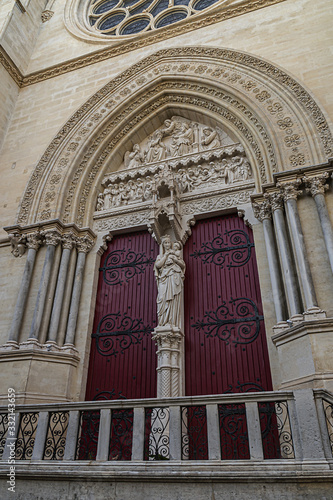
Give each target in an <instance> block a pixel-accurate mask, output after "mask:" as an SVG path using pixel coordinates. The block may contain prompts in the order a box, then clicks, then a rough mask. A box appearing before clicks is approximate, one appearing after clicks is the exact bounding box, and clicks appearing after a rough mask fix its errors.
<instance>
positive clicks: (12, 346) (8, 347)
mask: <svg viewBox="0 0 333 500" xmlns="http://www.w3.org/2000/svg"><path fill="white" fill-rule="evenodd" d="M19 348H20V345H19V343H18V342H16V340H8V342H6V343H5V344H3V345H2V346H0V351H16V350H17V349H19Z"/></svg>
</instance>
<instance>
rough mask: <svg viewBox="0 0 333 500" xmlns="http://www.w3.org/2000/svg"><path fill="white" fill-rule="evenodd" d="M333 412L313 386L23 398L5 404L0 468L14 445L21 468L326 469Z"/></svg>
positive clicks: (329, 399)
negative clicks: (40, 400) (64, 399)
mask: <svg viewBox="0 0 333 500" xmlns="http://www.w3.org/2000/svg"><path fill="white" fill-rule="evenodd" d="M332 412H333V396H332V394H330V393H328V392H326V391H322V390H314V391H313V390H311V389H302V390H297V391H294V392H292V391H277V392H261V393H259V392H258V393H246V394H226V395H216V396H196V397H182V398H164V399H141V400H117V401H91V402H80V403H62V404H59V403H58V404H38V405H20V406H17V407H16V408H15V412H14V413H9V414H8V409H7V408H4V407H3V408H0V453H1V460H0V471H1V470H2V469H3V470H5V469H6V467H8V465H7V463H8V459H9V457H10V456H13V450H14V447H15V460H16V463H17V464H18V465H19V464H20V466H22V467H23V470H25V469H24V467H28V468H29V467H31V466H33V465H35V466H36V465H38V464H39V466H41V465H42V464H45V466H46V465H47V464H49V465H48V467H50V466H51V465H52V464H53V465H54V466H57V467H59V466H61V467H70V464H71V463H72V465H74V463H75V466H76V467H77V466H78V465H80V464H81V465H82V466H84V465H87V463H89V464H95V465H98V464H101V463H103V466H105V465H108V464H109V465H110V466H111V465H112V466H115V465H116V464H117V463H119V462H120V463H122V464H123V467H127V468H128V467H131V463H133V464H134V462H135V464H136V465H138V464H139V463H140V462H142V463H148V462H150V463H153V462H154V463H156V462H158V463H159V464H160V465H162V464H165V463H169V464H170V463H174V464H175V466H178V465H179V466H186V464H187V465H190V462H191V464H192V465H193V466H195V464H197V465H198V464H199V462H200V467H204V466H205V464H206V465H208V464H211V463H212V461H213V462H214V463H215V465H216V464H220V466H221V467H222V469H221V471H222V470H223V467H224V466H225V467H229V466H232V465H235V466H237V467H239V464H240V463H242V464H243V465H244V467H246V466H247V465H251V464H252V466H253V465H259V466H260V467H262V466H265V464H266V465H267V464H270V466H272V460H274V461H277V462H276V463H279V464H280V465H281V464H285V465H286V466H287V467H289V468H290V467H299V466H300V465H302V464H303V465H305V464H306V467H307V468H309V467H310V468H311V467H316V466H318V465H319V464H320V467H321V468H322V467H324V468H326V469H329V468H330V467H331V468H332V466H333V459H332V453H333V434H332V431H333V416H332V414H333V413H332ZM8 417H9V418H8ZM8 420H9V424H8ZM8 425H9V431H8V432H7V430H8ZM13 429H15V430H14V431H13ZM194 461H196V462H194ZM240 461H241V462H240ZM246 464H247V465H246ZM260 464H261V465H260ZM316 464H317V465H316ZM57 470H58V471H59V469H57ZM0 473H1V472H0Z"/></svg>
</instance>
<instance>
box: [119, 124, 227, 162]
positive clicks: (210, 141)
mask: <svg viewBox="0 0 333 500" xmlns="http://www.w3.org/2000/svg"><path fill="white" fill-rule="evenodd" d="M222 143H223V131H219V130H217V129H213V128H211V127H203V126H201V125H200V124H198V123H194V122H189V121H188V120H185V119H184V118H181V117H179V116H173V117H172V118H171V120H165V122H164V126H163V127H161V128H159V129H157V130H155V132H153V133H152V134H151V135H150V136H149V137H148V142H147V144H146V146H144V147H142V146H141V145H140V144H134V146H133V150H132V151H131V152H130V151H128V152H127V153H126V154H125V158H124V164H125V168H135V167H140V166H142V165H144V164H146V163H154V162H158V161H161V160H164V159H165V158H170V157H175V156H183V155H187V154H189V153H193V152H198V151H204V150H207V149H214V148H218V147H220V146H222Z"/></svg>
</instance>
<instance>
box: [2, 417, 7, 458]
mask: <svg viewBox="0 0 333 500" xmlns="http://www.w3.org/2000/svg"><path fill="white" fill-rule="evenodd" d="M7 431H8V413H0V457H2V454H3V451H4V449H5V446H6V436H7Z"/></svg>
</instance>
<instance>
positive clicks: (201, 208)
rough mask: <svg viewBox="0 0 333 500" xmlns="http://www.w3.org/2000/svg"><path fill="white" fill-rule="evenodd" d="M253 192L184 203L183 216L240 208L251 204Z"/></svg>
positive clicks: (222, 195) (221, 195) (223, 195)
mask: <svg viewBox="0 0 333 500" xmlns="http://www.w3.org/2000/svg"><path fill="white" fill-rule="evenodd" d="M252 192H253V189H252V190H251V191H245V190H244V191H239V192H236V193H226V194H220V195H219V196H210V197H209V198H203V199H199V200H191V201H186V202H183V203H182V206H181V213H182V215H196V214H205V213H209V212H213V211H215V210H222V209H225V208H231V207H238V206H239V205H244V204H246V203H249V202H250V197H251V194H252Z"/></svg>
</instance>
